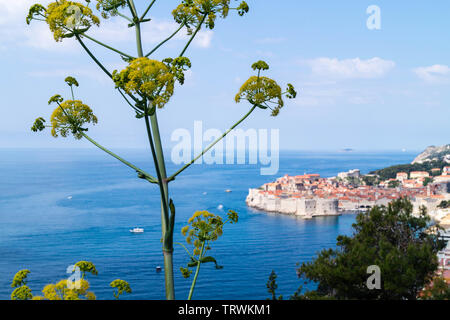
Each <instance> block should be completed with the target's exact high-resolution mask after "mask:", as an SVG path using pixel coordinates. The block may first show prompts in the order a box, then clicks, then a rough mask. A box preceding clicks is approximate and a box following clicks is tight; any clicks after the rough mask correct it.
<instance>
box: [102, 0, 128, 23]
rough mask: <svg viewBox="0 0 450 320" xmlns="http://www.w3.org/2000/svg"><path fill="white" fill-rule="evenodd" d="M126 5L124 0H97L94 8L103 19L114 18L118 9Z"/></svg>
mask: <svg viewBox="0 0 450 320" xmlns="http://www.w3.org/2000/svg"><path fill="white" fill-rule="evenodd" d="M126 5H127V2H126V1H125V0H97V5H96V8H97V10H98V11H100V12H101V15H102V17H103V18H104V19H108V18H109V17H111V16H116V15H117V12H118V9H119V8H124V7H125V6H126Z"/></svg>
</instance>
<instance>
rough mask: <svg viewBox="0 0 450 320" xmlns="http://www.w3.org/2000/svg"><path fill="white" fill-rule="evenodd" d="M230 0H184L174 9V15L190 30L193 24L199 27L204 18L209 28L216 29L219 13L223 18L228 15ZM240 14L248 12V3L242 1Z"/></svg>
mask: <svg viewBox="0 0 450 320" xmlns="http://www.w3.org/2000/svg"><path fill="white" fill-rule="evenodd" d="M230 2H231V1H230V0H184V1H183V2H182V3H181V4H180V5H178V7H177V8H176V9H175V10H173V12H172V15H173V17H174V19H175V21H176V22H177V23H180V24H181V23H185V24H186V26H187V27H188V30H190V27H191V26H192V25H193V26H195V27H197V26H198V25H199V24H200V22H201V21H203V19H205V21H206V26H207V27H208V28H209V29H214V26H215V21H216V18H217V15H219V16H220V17H222V18H226V17H227V16H228V12H229V11H230V9H231V8H230ZM235 9H236V10H238V13H239V15H241V16H242V15H243V14H244V13H245V12H248V5H247V3H245V2H242V3H241V4H240V6H239V7H238V8H235Z"/></svg>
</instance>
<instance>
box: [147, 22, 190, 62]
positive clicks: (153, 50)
mask: <svg viewBox="0 0 450 320" xmlns="http://www.w3.org/2000/svg"><path fill="white" fill-rule="evenodd" d="M184 26H185V24H184V23H182V24H181V26H180V27H179V28H178V29H177V30H176V31H175V32H174V33H172V34H171V35H170V36H169V37H168V38H167V39H166V40H164V41H162V42H161V43H160V44H158V45H157V46H156V47H155V48H154V49H152V51H150V52H149V53H147V54H146V55H145V56H146V57H149V56H150V55H151V54H152V53H153V52H155V51H156V50H158V49H159V48H160V47H161V46H162V45H163V44H165V43H166V42H167V41H169V40H170V39H172V38H173V37H174V36H175V35H176V34H177V33H178V32H179V31H180V30H181V29H183V27H184Z"/></svg>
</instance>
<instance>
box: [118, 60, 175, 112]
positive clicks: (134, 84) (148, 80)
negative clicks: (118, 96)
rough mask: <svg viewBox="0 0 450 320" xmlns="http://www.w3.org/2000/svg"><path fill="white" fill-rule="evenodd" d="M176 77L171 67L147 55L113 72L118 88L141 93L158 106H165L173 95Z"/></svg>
mask: <svg viewBox="0 0 450 320" xmlns="http://www.w3.org/2000/svg"><path fill="white" fill-rule="evenodd" d="M175 79H176V78H175V75H174V74H173V73H172V72H171V68H170V67H168V66H167V65H166V64H164V63H163V62H160V61H158V60H150V59H148V58H146V57H143V58H137V59H134V60H133V61H131V62H130V64H129V65H128V67H126V68H125V69H124V70H122V71H121V72H117V70H116V71H114V72H113V80H114V82H115V84H116V87H117V88H121V89H123V90H124V91H125V92H127V93H129V94H139V95H140V96H142V97H145V98H147V99H149V100H150V101H151V102H152V104H153V105H154V106H156V107H158V108H162V107H164V105H165V104H166V103H168V102H169V100H170V97H172V95H173V90H174V86H175Z"/></svg>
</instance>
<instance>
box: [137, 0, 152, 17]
mask: <svg viewBox="0 0 450 320" xmlns="http://www.w3.org/2000/svg"><path fill="white" fill-rule="evenodd" d="M155 2H156V0H153V1H152V2H151V3H150V5H149V6H148V7H147V9H146V10H145V12H144V14H143V15H142V16H141V18H140V19H139V20H140V21H141V22H142V20H144V18H145V16H146V15H147V13H148V12H149V11H150V9H151V8H152V6H153V4H154V3H155Z"/></svg>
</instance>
